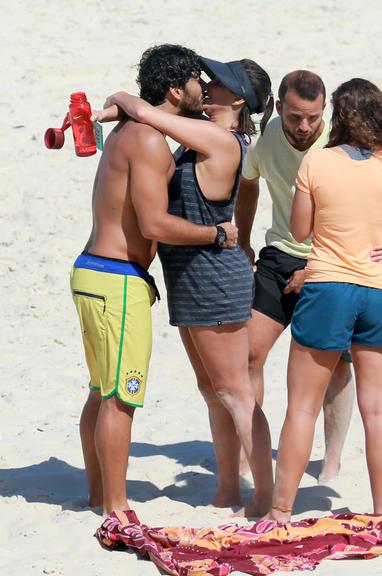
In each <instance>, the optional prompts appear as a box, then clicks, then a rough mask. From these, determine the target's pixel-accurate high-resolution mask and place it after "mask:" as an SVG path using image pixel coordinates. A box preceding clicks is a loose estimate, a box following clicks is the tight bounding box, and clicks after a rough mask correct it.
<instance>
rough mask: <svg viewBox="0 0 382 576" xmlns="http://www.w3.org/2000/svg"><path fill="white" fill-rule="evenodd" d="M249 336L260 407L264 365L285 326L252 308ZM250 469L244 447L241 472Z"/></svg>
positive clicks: (251, 366) (251, 364) (254, 382)
mask: <svg viewBox="0 0 382 576" xmlns="http://www.w3.org/2000/svg"><path fill="white" fill-rule="evenodd" d="M247 326H248V336H249V377H250V379H251V382H252V385H253V388H254V390H255V394H256V402H257V403H258V405H259V406H260V407H262V405H263V400H264V365H265V362H266V359H267V356H268V353H269V351H270V349H271V348H272V346H273V345H274V343H275V342H276V340H277V339H278V338H279V337H280V335H281V334H282V333H283V332H284V330H285V326H283V324H280V323H279V322H276V320H273V319H272V318H269V316H266V315H265V314H262V313H261V312H258V311H257V310H252V318H251V320H250V321H249V322H248V323H247ZM248 471H249V464H248V461H247V458H246V456H245V452H244V450H243V449H242V450H241V453H240V474H246V473H247V472H248Z"/></svg>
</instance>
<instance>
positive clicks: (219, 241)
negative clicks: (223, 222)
mask: <svg viewBox="0 0 382 576" xmlns="http://www.w3.org/2000/svg"><path fill="white" fill-rule="evenodd" d="M216 230H217V233H216V238H215V242H214V244H215V246H217V247H218V248H223V246H224V244H225V243H226V242H227V232H226V231H225V230H224V228H223V226H216Z"/></svg>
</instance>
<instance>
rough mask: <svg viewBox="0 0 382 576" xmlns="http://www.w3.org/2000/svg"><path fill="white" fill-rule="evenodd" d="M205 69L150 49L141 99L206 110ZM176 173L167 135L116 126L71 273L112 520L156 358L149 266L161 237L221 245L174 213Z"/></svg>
mask: <svg viewBox="0 0 382 576" xmlns="http://www.w3.org/2000/svg"><path fill="white" fill-rule="evenodd" d="M199 73H200V60H199V58H198V57H197V55H196V54H195V53H194V52H193V51H192V50H188V49H186V48H182V47H180V46H172V45H163V46H160V47H155V48H153V49H149V50H147V51H146V52H145V53H144V54H143V56H142V59H141V62H140V67H139V75H138V83H139V85H140V88H141V95H142V97H143V98H145V97H146V88H147V87H149V92H150V95H151V100H150V101H151V103H152V104H153V105H155V106H160V107H161V108H162V109H163V110H166V111H171V112H172V113H187V112H189V113H194V112H198V111H201V110H202V91H201V87H200V85H199V81H198V78H199ZM103 120H107V118H105V117H104V118H103ZM174 168H175V166H174V161H173V158H172V155H171V152H170V149H169V147H168V145H167V143H166V141H165V139H164V137H163V134H162V133H161V132H159V131H158V130H156V129H154V128H152V127H150V126H148V125H145V124H138V123H136V122H134V121H133V120H127V121H126V120H124V121H121V122H120V123H119V124H118V125H117V126H116V128H115V129H114V130H113V131H112V132H111V134H110V135H109V137H108V138H107V140H106V143H105V150H104V152H103V154H102V157H101V160H100V163H99V166H98V170H97V174H96V177H95V182H94V188H93V203H92V206H93V229H92V232H91V235H90V238H89V241H88V242H87V244H86V247H85V251H84V252H83V253H82V254H81V255H80V256H79V257H78V258H77V260H76V262H75V263H74V267H73V272H72V278H71V289H72V294H73V298H74V301H75V305H76V308H77V311H78V314H79V318H80V323H81V330H82V335H83V342H84V348H85V354H86V360H87V364H88V368H89V372H90V391H89V396H88V399H87V401H86V403H85V406H84V408H83V411H82V415H81V421H80V433H81V442H82V449H83V454H84V460H85V467H86V472H87V479H88V487H89V505H90V506H99V505H103V509H104V513H105V514H110V513H111V512H112V511H113V510H126V509H128V508H129V506H128V502H127V495H126V472H127V464H128V456H129V451H130V441H131V426H132V421H133V415H134V411H135V408H136V407H137V406H139V407H141V406H142V405H143V399H144V393H145V386H146V379H147V371H148V364H149V359H150V354H151V310H150V307H151V305H152V304H153V302H154V301H155V284H154V280H153V278H152V277H151V276H150V275H149V274H148V272H147V269H148V267H149V265H150V263H151V261H152V259H153V258H154V255H155V251H156V241H162V242H166V243H169V244H186V245H193V244H196V245H204V244H212V243H214V242H215V241H216V242H217V241H218V239H217V229H216V227H215V226H201V225H197V224H192V223H191V222H188V221H186V220H183V219H182V218H179V217H177V216H173V215H170V214H168V213H167V206H168V193H167V184H168V182H169V180H170V179H171V176H172V175H173V172H174ZM221 226H222V227H223V228H224V230H225V233H226V236H227V239H226V243H225V246H226V247H232V246H234V245H235V244H236V238H237V230H236V228H235V227H234V226H233V225H232V224H230V223H223V224H221ZM219 242H220V243H221V231H220V237H219Z"/></svg>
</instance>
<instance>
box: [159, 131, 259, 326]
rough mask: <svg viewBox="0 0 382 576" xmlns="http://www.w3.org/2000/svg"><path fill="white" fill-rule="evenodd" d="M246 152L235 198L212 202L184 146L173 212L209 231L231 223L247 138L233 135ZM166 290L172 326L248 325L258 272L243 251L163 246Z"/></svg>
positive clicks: (191, 154) (174, 181)
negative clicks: (254, 270)
mask: <svg viewBox="0 0 382 576" xmlns="http://www.w3.org/2000/svg"><path fill="white" fill-rule="evenodd" d="M234 134H235V136H236V138H237V139H238V142H239V144H240V147H241V162H240V166H239V168H238V171H237V176H236V180H235V184H234V187H233V190H232V194H231V198H230V199H229V200H227V201H219V202H218V201H211V200H208V199H207V198H206V197H205V196H204V195H203V193H202V192H201V190H200V188H199V185H198V182H197V178H196V173H195V159H196V152H195V151H194V150H185V149H184V148H183V147H182V146H181V147H180V148H179V149H178V150H177V151H176V153H175V154H174V159H175V163H176V170H175V173H174V176H173V178H172V179H171V182H170V185H169V212H170V214H174V215H176V216H180V217H182V218H186V219H187V220H189V221H190V222H194V223H196V224H205V225H208V226H211V225H216V224H219V223H220V222H224V221H230V220H231V218H232V215H233V211H234V206H235V202H236V197H237V192H238V189H239V183H240V173H241V163H242V159H243V153H244V151H245V148H246V147H247V142H246V140H245V138H244V137H243V136H242V135H241V134H238V133H234ZM158 254H159V257H160V260H161V262H162V267H163V274H164V279H165V283H166V288H167V302H168V309H169V315H170V324H172V325H173V326H214V325H221V324H233V323H236V322H245V321H247V320H249V319H250V317H251V303H252V298H253V286H254V283H253V270H252V266H251V265H250V262H249V259H248V257H247V255H246V254H245V252H244V251H243V250H242V249H241V248H240V247H237V248H232V249H228V248H225V249H224V248H217V247H216V246H214V245H212V244H210V245H207V246H174V245H170V244H159V246H158Z"/></svg>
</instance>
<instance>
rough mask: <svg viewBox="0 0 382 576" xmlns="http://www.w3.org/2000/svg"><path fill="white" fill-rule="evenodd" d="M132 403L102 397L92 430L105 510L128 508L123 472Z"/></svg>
mask: <svg viewBox="0 0 382 576" xmlns="http://www.w3.org/2000/svg"><path fill="white" fill-rule="evenodd" d="M133 416H134V407H133V406H128V405H127V404H123V403H122V402H120V401H119V400H118V398H117V397H116V396H112V397H111V398H107V399H102V402H101V406H100V409H99V413H98V420H97V426H96V430H95V442H96V448H97V455H98V461H99V463H100V468H101V473H102V483H103V509H104V514H110V513H111V512H112V511H113V510H128V509H129V505H128V502H127V497H126V472H127V463H128V458H129V452H130V442H131V426H132V423H133Z"/></svg>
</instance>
